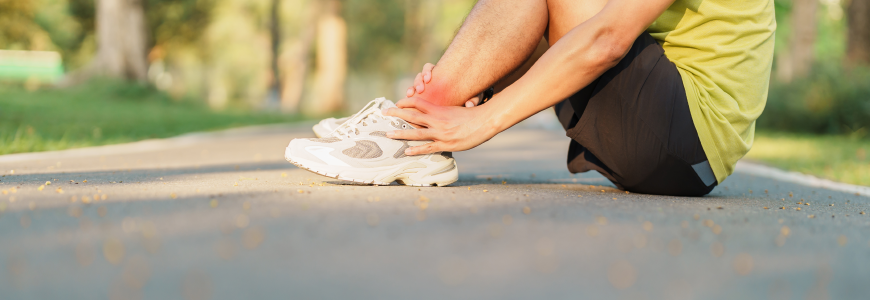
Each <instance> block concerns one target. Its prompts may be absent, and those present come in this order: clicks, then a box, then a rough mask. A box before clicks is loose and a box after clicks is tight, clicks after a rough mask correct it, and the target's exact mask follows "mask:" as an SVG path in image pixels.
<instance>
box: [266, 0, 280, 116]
mask: <svg viewBox="0 0 870 300" xmlns="http://www.w3.org/2000/svg"><path fill="white" fill-rule="evenodd" d="M270 6H271V9H270V10H269V41H270V42H271V46H272V47H271V50H272V61H271V64H270V67H271V69H272V70H271V71H272V82H271V85H270V87H269V92H268V93H267V94H266V95H267V96H266V105H267V106H268V107H275V106H278V105H280V101H281V72H280V69H279V66H278V59H279V55H280V48H281V18H280V17H279V16H280V14H281V0H272V3H271V5H270Z"/></svg>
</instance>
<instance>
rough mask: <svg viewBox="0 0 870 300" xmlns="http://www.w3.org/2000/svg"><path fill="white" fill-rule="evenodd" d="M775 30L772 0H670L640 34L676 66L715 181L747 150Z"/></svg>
mask: <svg viewBox="0 0 870 300" xmlns="http://www.w3.org/2000/svg"><path fill="white" fill-rule="evenodd" d="M775 30H776V20H775V19H774V10H773V0H676V1H675V2H674V4H672V5H671V7H669V8H668V9H667V10H666V11H665V12H664V13H663V14H662V15H661V16H660V17H659V18H658V19H656V21H655V22H653V23H652V25H650V26H649V28H648V29H647V32H648V33H650V34H651V35H652V36H653V38H655V39H656V40H657V41H658V42H659V44H661V45H662V47H663V48H664V50H665V55H666V56H667V57H668V58H669V59H670V60H671V61H672V62H674V64H676V65H677V69H678V70H679V72H680V75H681V76H682V79H683V85H684V86H685V88H686V96H687V98H688V100H689V109H690V110H691V112H692V120H693V121H694V123H695V128H696V129H697V130H698V136H699V137H700V139H701V145H702V146H703V147H704V153H706V154H707V159H708V160H709V162H710V166H711V167H712V168H713V173H714V174H716V180H717V181H718V182H720V183H721V182H722V181H723V180H725V178H726V177H728V175H731V173H732V172H734V165H735V164H737V160H739V159H740V158H741V157H743V155H745V154H746V152H749V148H751V147H752V140H753V138H754V136H755V120H756V119H757V118H758V116H759V115H761V111H762V110H764V104H765V102H766V101H767V90H768V85H769V82H770V69H771V64H772V63H773V38H774V31H775Z"/></svg>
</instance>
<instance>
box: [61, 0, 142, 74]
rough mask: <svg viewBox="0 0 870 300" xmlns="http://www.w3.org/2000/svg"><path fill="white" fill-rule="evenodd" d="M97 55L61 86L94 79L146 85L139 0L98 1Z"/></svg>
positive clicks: (140, 4) (140, 1)
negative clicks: (116, 79)
mask: <svg viewBox="0 0 870 300" xmlns="http://www.w3.org/2000/svg"><path fill="white" fill-rule="evenodd" d="M96 4H97V5H96V6H97V14H96V31H97V53H96V56H95V57H94V60H93V61H92V62H91V63H90V65H88V66H87V67H84V68H82V70H80V71H78V72H74V73H72V74H70V75H69V76H67V78H64V79H63V80H61V82H60V85H70V84H76V83H79V82H83V81H85V80H87V79H89V78H91V77H93V76H106V77H112V78H122V79H127V80H136V81H142V82H144V81H146V80H147V72H148V61H147V54H146V50H147V49H146V48H147V46H146V42H147V29H146V26H145V10H144V8H143V6H142V0H97V3H96Z"/></svg>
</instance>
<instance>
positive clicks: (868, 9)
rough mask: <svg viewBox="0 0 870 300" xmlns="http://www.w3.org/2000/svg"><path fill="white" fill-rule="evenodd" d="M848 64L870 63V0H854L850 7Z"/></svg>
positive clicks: (847, 48)
mask: <svg viewBox="0 0 870 300" xmlns="http://www.w3.org/2000/svg"><path fill="white" fill-rule="evenodd" d="M848 26H849V29H848V42H847V47H846V60H847V64H846V65H847V66H849V65H853V64H870V0H852V1H851V3H850V4H849V9H848Z"/></svg>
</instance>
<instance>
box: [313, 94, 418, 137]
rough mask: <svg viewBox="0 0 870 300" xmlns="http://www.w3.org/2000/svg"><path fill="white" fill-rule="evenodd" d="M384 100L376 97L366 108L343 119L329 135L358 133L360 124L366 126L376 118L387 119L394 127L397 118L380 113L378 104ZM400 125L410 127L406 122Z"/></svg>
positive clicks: (348, 135)
mask: <svg viewBox="0 0 870 300" xmlns="http://www.w3.org/2000/svg"><path fill="white" fill-rule="evenodd" d="M385 100H386V99H384V98H378V99H375V100H372V101H371V102H369V104H366V106H365V107H366V108H365V109H364V110H362V111H360V112H358V113H357V114H355V115H354V116H353V117H351V118H350V119H348V120H347V121H345V122H344V123H342V124H341V125H339V126H338V127H336V128H335V130H333V131H332V133H330V135H332V136H335V135H336V134H338V135H340V136H343V137H346V138H350V137H351V135H352V134H353V135H359V134H360V131H359V128H360V126H368V124H369V122H370V123H377V122H378V120H381V121H385V122H386V121H389V122H390V124H391V125H393V126H394V127H396V126H398V125H399V124H400V123H399V122H398V121H397V119H398V118H396V117H390V116H385V115H384V114H383V113H381V109H380V104H381V102H383V101H385ZM376 101H377V102H376ZM401 127H402V129H409V128H410V127H409V126H408V124H402V126H401Z"/></svg>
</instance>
